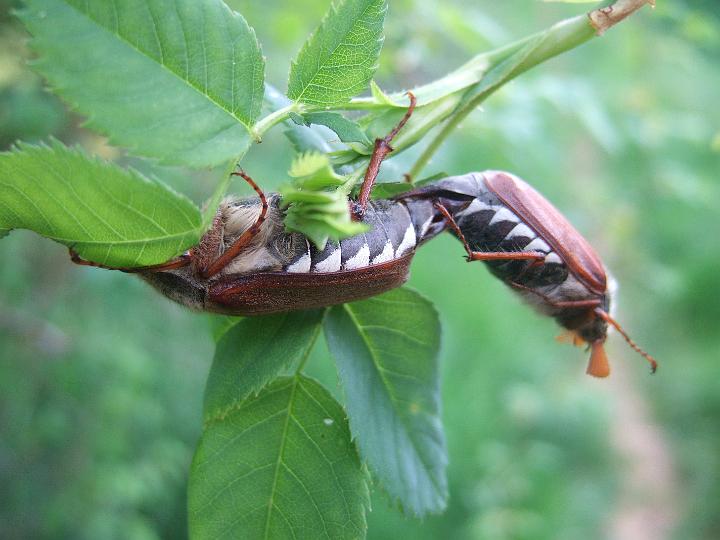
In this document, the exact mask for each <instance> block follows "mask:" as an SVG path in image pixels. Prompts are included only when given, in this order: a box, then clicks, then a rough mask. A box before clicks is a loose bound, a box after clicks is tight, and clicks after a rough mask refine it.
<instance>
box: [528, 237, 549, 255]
mask: <svg viewBox="0 0 720 540" xmlns="http://www.w3.org/2000/svg"><path fill="white" fill-rule="evenodd" d="M523 251H544V252H545V253H547V252H549V251H551V250H550V246H548V245H547V242H545V240H543V239H542V238H536V239H535V240H533V241H532V242H530V243H529V244H528V245H527V246H525V247H524V248H523Z"/></svg>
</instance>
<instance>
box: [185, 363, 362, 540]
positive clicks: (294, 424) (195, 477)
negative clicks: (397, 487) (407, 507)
mask: <svg viewBox="0 0 720 540" xmlns="http://www.w3.org/2000/svg"><path fill="white" fill-rule="evenodd" d="M188 507H189V526H190V537H191V538H193V539H195V540H202V539H205V538H253V539H255V538H258V539H260V538H262V539H281V538H294V539H308V540H315V539H328V540H330V539H331V540H342V539H357V538H364V537H365V532H366V529H367V525H366V521H365V512H366V510H367V509H368V507H369V492H368V486H367V478H366V475H365V473H364V471H363V468H362V466H361V464H360V461H359V459H358V456H357V452H356V450H355V448H354V447H353V444H352V441H351V439H350V431H349V429H348V426H347V421H346V419H345V412H344V411H343V409H342V407H341V406H340V404H338V403H337V402H336V401H335V400H334V399H333V398H332V396H331V395H330V394H329V393H328V391H327V390H325V389H324V388H323V387H322V386H320V385H319V384H318V383H317V382H315V381H313V380H311V379H308V378H305V377H302V376H297V377H293V378H287V377H285V378H282V379H279V380H277V381H275V382H274V383H272V384H271V385H270V386H268V387H267V388H265V389H264V390H263V391H262V392H261V393H260V394H259V395H257V396H254V397H252V398H249V399H247V400H246V401H244V402H242V403H240V404H239V405H237V406H236V407H235V408H233V409H232V410H231V411H229V412H228V414H227V415H225V416H224V417H222V418H219V419H217V420H215V421H213V422H211V423H209V424H208V425H207V426H206V428H205V431H204V433H203V435H202V438H201V439H200V443H199V445H198V448H197V451H196V452H195V457H194V459H193V464H192V467H191V471H190V482H189V486H188Z"/></svg>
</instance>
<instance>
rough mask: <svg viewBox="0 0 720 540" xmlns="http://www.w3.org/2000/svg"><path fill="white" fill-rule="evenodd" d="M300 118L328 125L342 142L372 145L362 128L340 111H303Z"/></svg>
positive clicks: (312, 122)
mask: <svg viewBox="0 0 720 540" xmlns="http://www.w3.org/2000/svg"><path fill="white" fill-rule="evenodd" d="M302 118H303V119H304V120H305V122H307V123H308V124H320V125H323V126H327V127H329V128H330V129H332V130H333V131H334V132H335V133H336V134H337V136H338V137H339V138H340V140H341V141H342V142H345V143H348V142H358V143H362V144H365V145H367V146H370V145H372V141H370V139H368V137H367V135H365V133H364V132H363V130H362V129H360V126H358V125H357V124H356V123H355V122H353V121H352V120H350V119H349V118H345V117H344V116H343V115H341V114H340V113H336V112H331V111H327V112H314V113H305V114H304V115H302Z"/></svg>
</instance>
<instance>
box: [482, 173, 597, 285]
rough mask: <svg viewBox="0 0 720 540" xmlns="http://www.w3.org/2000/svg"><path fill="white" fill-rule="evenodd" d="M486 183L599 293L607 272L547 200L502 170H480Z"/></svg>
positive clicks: (579, 235)
mask: <svg viewBox="0 0 720 540" xmlns="http://www.w3.org/2000/svg"><path fill="white" fill-rule="evenodd" d="M484 178H485V184H486V185H487V187H488V188H489V189H490V190H491V191H492V192H493V193H494V194H495V195H497V196H498V198H499V199H500V200H501V201H502V202H504V203H505V205H506V206H507V207H508V208H510V209H511V210H513V211H514V212H515V213H516V214H518V216H520V217H521V218H522V219H523V220H524V221H525V222H526V223H527V224H528V225H529V226H530V227H531V228H532V229H534V230H535V232H536V233H537V234H538V235H540V237H541V238H542V239H543V240H545V241H546V242H547V243H548V244H550V246H551V247H552V248H553V249H554V250H555V252H556V253H557V254H558V255H559V256H560V257H561V258H562V259H563V260H564V261H565V264H567V266H568V269H569V270H570V272H572V273H573V274H574V275H575V276H576V277H577V278H578V279H579V280H580V281H582V282H583V283H584V284H585V285H587V286H588V287H589V288H590V289H591V290H592V291H593V292H595V293H598V294H603V293H604V292H605V291H606V289H607V276H606V275H605V269H604V268H603V265H602V262H600V257H598V255H597V253H595V250H594V249H593V248H592V246H590V244H588V242H587V240H585V238H583V237H582V235H581V234H580V233H579V232H577V230H575V227H573V226H572V225H571V224H570V222H569V221H568V220H567V219H565V216H563V215H562V214H561V213H560V212H559V211H558V210H557V209H556V208H555V207H554V206H553V205H552V204H550V202H549V201H548V200H547V199H546V198H545V197H543V196H542V195H540V193H538V192H537V191H535V190H534V189H533V188H532V187H531V186H530V185H529V184H527V183H526V182H524V181H523V180H521V179H519V178H517V177H512V176H510V175H508V174H506V173H503V172H486V173H484Z"/></svg>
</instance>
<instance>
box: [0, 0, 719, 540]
mask: <svg viewBox="0 0 720 540" xmlns="http://www.w3.org/2000/svg"><path fill="white" fill-rule="evenodd" d="M229 3H230V4H231V5H232V6H233V7H234V8H236V9H237V10H239V11H240V12H242V13H243V14H244V15H245V16H246V18H247V19H248V21H249V22H250V24H251V25H253V26H254V27H255V29H256V31H257V33H258V35H259V38H260V40H261V42H262V44H263V47H264V52H265V55H266V56H267V58H268V77H269V81H270V82H272V83H273V84H275V85H277V86H278V87H280V88H284V86H285V82H286V76H287V70H288V65H289V59H290V57H291V56H293V55H294V54H295V53H296V51H297V50H298V48H299V47H300V45H301V43H302V42H303V40H304V39H305V37H306V35H307V34H308V32H309V31H310V30H311V29H312V28H313V27H314V26H315V25H316V24H317V21H318V20H319V19H320V17H321V16H322V14H323V12H324V11H325V9H326V8H327V6H328V3H329V2H328V0H296V1H295V2H292V3H288V2H281V1H279V0H264V1H263V2H254V1H251V0H236V1H233V2H229ZM14 4H15V3H14V2H12V1H10V2H8V1H7V0H0V148H2V149H7V148H9V147H10V145H11V144H12V142H13V141H15V140H17V139H21V140H25V141H35V140H42V139H45V138H47V137H48V136H49V135H54V136H55V137H58V138H59V139H61V140H63V141H65V142H66V143H70V144H74V143H77V144H81V145H83V146H85V147H86V148H88V149H89V150H90V151H92V152H95V153H98V154H100V155H102V156H104V157H107V158H110V159H116V160H118V161H119V162H120V163H122V164H132V165H134V166H136V167H139V168H142V169H145V170H147V169H149V168H150V167H151V165H148V164H147V163H144V162H141V161H139V160H134V159H130V158H127V157H126V156H124V155H123V154H122V153H121V152H119V151H117V150H115V149H112V148H108V147H107V146H106V145H105V143H104V140H103V139H101V138H99V137H97V136H96V135H94V134H92V133H89V132H87V131H86V130H83V128H82V127H81V125H82V118H79V117H78V116H76V115H74V114H72V113H68V111H67V110H66V109H65V108H64V106H63V105H62V104H61V103H60V102H59V100H57V99H56V98H54V97H53V96H52V95H51V94H50V93H48V92H47V91H46V90H45V89H44V86H43V82H42V81H41V80H39V78H38V77H37V76H35V75H34V74H33V73H32V72H31V71H30V70H29V68H28V67H27V66H26V63H25V62H26V60H27V59H28V58H29V57H30V55H29V53H28V51H27V49H26V48H25V44H26V38H27V36H26V34H25V32H24V30H23V29H22V28H21V27H20V26H19V24H18V23H17V22H16V21H15V20H14V19H13V18H12V17H11V15H10V10H11V8H12V7H13V6H14ZM586 7H587V5H577V4H575V5H573V4H552V3H543V2H536V1H531V0H512V1H506V2H493V1H489V0H482V1H479V0H478V1H472V2H470V1H463V0H445V1H441V0H431V1H430V0H393V1H392V2H391V6H390V12H389V15H388V19H387V25H386V35H387V38H386V42H385V48H384V51H383V55H382V59H381V67H380V71H379V73H378V76H377V79H378V81H379V82H380V84H381V86H382V87H383V88H386V89H388V90H395V89H402V88H406V87H409V86H412V85H415V84H418V83H422V82H426V81H428V80H431V79H432V78H434V77H436V76H439V75H441V74H443V73H445V72H446V71H447V70H449V69H450V68H453V67H455V66H457V65H459V64H461V63H462V62H463V61H464V60H465V59H467V58H468V57H469V56H471V55H473V54H475V53H477V52H479V51H481V50H485V49H488V48H492V47H495V46H498V45H502V44H504V43H507V42H509V41H512V40H513V39H515V38H519V37H522V36H524V35H527V34H529V33H531V32H534V31H536V30H539V29H542V28H544V27H546V26H548V25H549V24H552V23H553V22H555V21H557V20H559V19H561V18H564V17H567V16H571V15H574V14H577V13H580V12H582V11H583V10H584V8H586ZM719 98H720V6H719V5H718V2H717V0H705V1H701V0H695V1H691V0H686V1H681V0H678V1H673V2H670V1H661V2H660V1H659V2H658V6H657V9H655V10H654V11H653V10H650V9H649V8H646V9H643V10H642V12H640V13H638V14H636V15H635V16H633V17H632V18H631V19H630V20H628V21H626V22H624V23H622V24H621V25H620V26H618V27H617V28H614V29H612V30H611V31H610V32H609V33H608V34H607V35H606V36H604V37H602V38H600V39H596V40H593V41H592V42H591V43H589V44H586V45H584V46H582V47H581V48H580V49H577V50H575V51H572V52H570V53H568V54H565V55H563V56H562V57H560V58H557V59H555V60H553V61H551V62H549V63H547V64H545V65H543V66H540V67H539V68H535V70H533V71H532V72H530V73H529V74H527V75H525V76H523V77H522V78H521V79H519V80H517V81H515V82H513V83H511V84H510V85H509V86H507V87H506V88H504V89H503V90H502V91H501V92H499V93H498V94H497V95H495V96H493V97H492V98H491V99H490V100H489V101H488V102H486V104H485V106H484V107H483V109H482V110H478V111H477V112H476V113H475V114H474V115H473V116H472V117H471V118H470V119H468V120H467V121H466V122H464V124H463V125H462V126H461V128H460V129H459V130H458V131H457V133H455V134H454V135H453V137H452V138H451V139H450V140H449V141H448V142H447V144H446V145H445V146H444V147H443V149H442V151H441V153H440V154H438V156H437V157H436V158H435V159H434V161H433V162H432V163H431V165H430V167H429V169H428V170H427V171H426V172H427V173H434V172H437V171H446V172H448V173H458V174H459V173H465V172H469V171H473V170H482V169H488V168H499V169H507V170H510V171H513V172H515V173H516V174H518V175H520V176H522V177H524V178H525V179H527V180H529V181H530V182H531V183H533V184H534V185H535V186H536V187H537V188H538V189H539V190H540V191H542V192H543V193H545V194H546V195H547V196H548V197H549V198H550V199H551V200H552V201H553V202H555V203H556V205H557V206H559V207H560V208H561V209H562V210H563V211H564V212H565V214H566V215H567V216H568V217H569V218H570V220H571V221H572V222H573V223H574V224H575V225H576V226H577V228H578V229H579V230H580V231H582V232H583V233H584V235H585V236H586V237H587V238H588V239H590V241H591V243H592V244H593V245H595V246H596V248H597V249H598V251H599V252H600V253H601V254H602V256H603V258H604V259H605V261H606V263H607V265H608V266H609V267H610V268H611V269H612V271H613V273H614V275H615V277H616V278H617V280H618V282H619V284H620V291H619V312H618V318H619V319H620V320H621V321H622V323H623V324H624V325H625V327H626V329H627V330H628V331H629V332H630V333H631V335H632V336H633V337H634V338H635V339H636V340H637V341H638V342H639V343H640V344H641V345H643V346H644V347H645V348H647V349H648V350H650V351H651V352H652V353H654V354H655V355H656V356H657V358H658V359H659V360H660V363H661V367H660V370H659V372H658V374H657V376H655V377H650V376H648V370H647V367H646V365H645V362H644V361H643V360H642V359H641V358H640V357H639V356H637V355H635V354H634V353H633V352H632V351H631V350H629V349H628V348H627V347H626V346H625V345H624V343H623V342H621V340H620V339H619V338H618V337H617V335H615V336H613V337H612V338H611V340H610V344H609V351H610V354H611V360H612V363H613V368H614V373H613V376H612V377H611V378H610V379H609V380H602V381H600V380H592V379H591V378H589V377H587V376H585V375H584V369H585V362H586V356H587V355H586V354H585V353H584V351H582V350H579V349H575V348H572V347H569V346H567V345H560V344H558V343H556V342H555V341H554V340H553V336H554V335H555V334H557V333H558V328H557V327H555V325H554V324H553V322H552V321H550V320H545V319H542V318H539V317H538V316H536V315H535V314H534V313H532V312H531V311H530V310H529V309H527V308H526V307H525V306H523V305H521V304H520V302H519V301H518V300H517V298H516V297H515V296H514V295H513V294H511V293H510V292H509V291H508V290H506V289H505V288H504V287H503V286H502V285H501V284H500V283H498V282H497V281H496V280H495V279H493V278H492V277H491V276H490V275H489V274H488V272H487V271H486V270H485V269H484V268H483V267H482V266H481V265H469V264H466V263H464V262H463V259H462V255H463V251H462V249H461V247H460V245H459V244H458V243H457V242H456V241H455V240H453V239H452V238H450V237H448V238H439V239H437V240H435V241H433V242H432V243H430V244H429V245H427V246H426V247H424V248H423V249H422V250H420V252H419V254H418V256H417V257H416V261H415V263H414V266H413V275H412V278H411V282H410V285H411V286H413V287H415V288H416V289H418V290H420V291H422V292H423V293H424V294H425V295H426V296H428V297H429V298H431V299H432V300H433V301H434V302H435V303H436V305H437V306H438V309H439V311H440V314H441V319H442V323H443V327H444V334H443V344H442V357H441V363H442V377H443V379H442V392H443V404H444V409H443V417H444V421H445V426H446V430H447V437H448V442H449V452H450V468H449V476H450V496H451V498H450V504H449V507H448V510H447V512H446V513H445V514H443V515H441V516H434V517H428V518H425V519H423V520H415V519H412V518H410V517H405V516H403V515H402V514H401V513H400V512H399V511H397V509H395V508H393V507H392V505H391V504H390V503H389V502H388V499H387V498H386V496H385V495H384V494H383V492H382V490H381V488H379V487H376V488H375V489H374V493H373V510H372V512H371V513H370V515H369V525H370V529H369V538H373V539H385V538H387V539H394V538H398V537H405V538H413V539H435V538H458V539H498V540H500V539H519V538H522V539H545V538H547V539H578V538H583V539H593V538H611V539H621V540H624V539H632V540H643V539H655V540H657V539H666V538H678V539H717V538H720V391H719V390H720V354H719V352H720V334H719V333H718V319H719V318H720V286H719V283H718V282H719V279H720V278H718V274H719V273H720V272H719V270H720V241H719V240H718V236H719V235H720V218H719V217H718V216H719V214H720V183H719V182H718V180H719V178H718V176H719V172H720V106H718V99H719ZM281 131H282V130H279V129H278V130H275V131H273V132H272V133H271V134H270V136H268V137H267V139H266V140H265V142H263V144H262V145H260V146H258V147H256V148H253V149H252V151H251V153H250V154H249V156H248V157H247V159H246V161H245V167H246V169H247V170H248V171H250V172H251V173H252V175H253V176H254V177H255V178H256V179H258V180H259V181H260V183H261V185H263V186H264V187H265V188H270V189H272V188H274V187H276V186H277V185H278V184H279V183H280V182H282V181H284V180H285V179H286V176H285V171H286V170H287V167H288V165H289V163H290V159H291V152H290V149H289V145H288V143H287V142H286V141H285V139H284V137H283V136H282V133H281ZM416 154H417V151H415V150H413V151H409V152H407V153H406V154H403V155H402V156H399V157H398V158H396V159H394V160H393V161H392V162H390V163H389V164H388V165H387V167H386V168H385V171H384V175H385V176H386V177H388V178H392V177H399V174H400V173H401V172H403V171H405V170H407V169H408V168H409V166H410V164H411V163H412V158H413V155H416ZM158 174H160V175H161V176H162V177H164V178H166V179H168V180H169V181H171V182H173V184H174V185H175V186H176V187H177V188H178V189H181V190H183V191H184V192H185V193H187V194H189V195H190V196H192V197H193V198H195V199H196V200H197V201H201V200H202V199H203V198H204V197H205V196H207V195H208V193H209V192H210V190H211V189H212V186H213V182H214V181H216V180H217V176H216V175H215V176H214V175H212V174H208V173H201V174H197V175H195V176H190V175H189V174H188V173H186V172H185V171H182V170H179V169H178V170H163V171H160V172H159V173H158ZM237 188H238V189H239V190H245V189H246V188H245V187H243V186H240V185H238V186H237ZM243 192H244V191H243ZM0 246H1V249H2V251H1V253H2V256H3V259H2V264H0V306H1V307H2V309H0V537H1V538H3V539H15V538H17V539H20V538H23V539H25V538H43V539H44V538H48V539H50V538H78V539H98V538H103V539H105V538H108V539H113V538H118V539H121V538H122V539H152V538H183V537H184V536H185V535H186V517H185V512H186V509H185V487H186V486H185V482H186V474H187V470H188V466H189V462H190V458H191V455H192V452H193V447H194V443H195V441H196V439H197V437H198V435H199V431H200V407H201V399H202V391H203V385H204V380H205V377H206V374H207V371H208V368H209V364H210V360H211V357H212V353H213V344H212V342H211V339H210V337H209V333H208V331H207V327H208V320H207V317H206V316H201V315H196V314H192V313H190V312H187V311H184V310H183V309H181V308H179V307H178V306H176V305H174V304H171V303H170V302H169V301H166V300H165V299H163V298H161V297H159V296H158V295H156V294H154V293H153V292H151V291H150V289H149V288H148V287H147V286H146V285H144V284H143V283H142V282H141V281H140V280H138V279H134V278H132V277H131V276H128V275H124V274H121V273H117V272H105V271H99V270H96V269H88V268H80V267H76V266H73V265H72V264H71V263H70V261H69V259H68V257H67V253H66V250H65V249H64V248H62V247H61V246H59V245H56V244H53V243H52V242H50V241H46V240H43V239H41V238H38V237H36V236H34V235H33V234H30V233H27V232H25V231H16V232H13V233H12V234H11V235H10V236H9V237H8V238H6V239H4V240H2V243H1V244H0ZM309 370H310V371H311V373H312V374H313V375H314V376H316V377H318V378H320V379H321V380H323V381H324V382H325V383H326V384H328V385H329V387H330V388H332V389H333V390H334V391H335V392H338V393H339V392H340V390H339V389H338V386H337V381H336V376H335V374H334V367H333V365H332V362H331V361H330V359H329V356H328V353H327V351H326V349H325V345H324V343H320V344H319V345H318V347H317V350H316V351H315V353H314V356H313V359H312V362H311V363H310V365H309Z"/></svg>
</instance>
